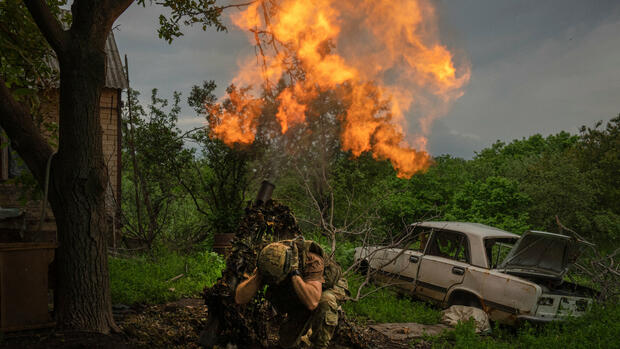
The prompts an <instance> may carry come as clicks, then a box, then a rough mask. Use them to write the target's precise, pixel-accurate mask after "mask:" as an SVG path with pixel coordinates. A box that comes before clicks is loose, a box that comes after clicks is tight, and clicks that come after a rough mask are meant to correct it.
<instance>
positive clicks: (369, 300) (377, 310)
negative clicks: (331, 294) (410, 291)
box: [343, 275, 441, 325]
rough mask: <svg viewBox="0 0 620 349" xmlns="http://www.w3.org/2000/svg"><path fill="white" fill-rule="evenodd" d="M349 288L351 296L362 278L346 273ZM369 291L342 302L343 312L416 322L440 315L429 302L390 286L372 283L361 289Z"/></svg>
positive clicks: (431, 321)
mask: <svg viewBox="0 0 620 349" xmlns="http://www.w3.org/2000/svg"><path fill="white" fill-rule="evenodd" d="M348 281H349V290H351V293H352V295H353V296H355V293H356V292H357V289H358V288H359V286H360V284H361V282H362V278H361V277H360V276H357V275H354V276H351V277H349V280H348ZM369 292H372V293H370V294H369V295H368V296H366V297H364V298H362V299H360V300H359V301H357V302H352V301H350V302H347V303H345V304H344V305H343V309H344V310H345V312H346V313H347V314H348V315H349V316H351V317H353V318H355V319H356V320H361V321H363V322H365V321H369V320H370V321H373V322H377V323H383V322H417V323H421V324H427V325H431V324H436V323H438V322H439V320H440V319H441V311H440V310H438V309H436V308H434V307H432V306H431V305H429V304H427V303H424V302H420V301H415V300H413V299H410V298H407V297H402V296H400V295H398V294H397V293H396V292H394V291H392V290H390V289H389V288H382V289H379V290H377V287H376V286H374V285H371V286H366V287H364V288H363V289H362V294H366V293H369Z"/></svg>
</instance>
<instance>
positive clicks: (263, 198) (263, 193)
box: [255, 180, 276, 206]
mask: <svg viewBox="0 0 620 349" xmlns="http://www.w3.org/2000/svg"><path fill="white" fill-rule="evenodd" d="M275 188H276V186H275V185H274V184H273V183H271V182H269V181H267V180H264V181H263V183H261V185H260V189H258V194H257V195H256V201H255V205H256V206H262V205H263V204H265V203H266V202H267V201H269V200H271V194H273V190H274V189H275Z"/></svg>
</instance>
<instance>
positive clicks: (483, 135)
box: [115, 0, 620, 158]
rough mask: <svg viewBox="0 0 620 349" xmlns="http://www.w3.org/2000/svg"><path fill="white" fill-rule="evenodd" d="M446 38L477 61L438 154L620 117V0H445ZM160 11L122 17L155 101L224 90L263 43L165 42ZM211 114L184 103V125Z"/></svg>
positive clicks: (133, 73) (141, 85) (139, 80)
mask: <svg viewBox="0 0 620 349" xmlns="http://www.w3.org/2000/svg"><path fill="white" fill-rule="evenodd" d="M436 3H437V7H438V13H439V21H440V28H441V33H442V42H443V43H445V44H447V45H448V46H449V47H450V48H451V49H453V50H457V52H458V54H463V55H465V56H466V57H467V59H468V60H469V61H470V63H471V67H472V75H471V81H470V83H469V85H468V86H466V87H465V95H464V96H463V97H461V98H460V99H459V100H458V101H457V102H456V103H455V104H454V105H453V107H452V109H451V110H450V112H449V113H448V114H447V115H445V116H444V117H443V118H441V119H440V120H438V121H436V122H435V125H434V127H433V130H432V133H431V135H430V137H429V138H430V139H429V150H430V152H431V153H432V154H433V155H439V154H445V153H447V154H452V155H455V156H460V157H466V158H469V157H471V156H472V155H473V154H474V151H478V150H480V149H482V148H483V147H485V146H488V145H490V144H492V143H493V142H494V141H496V140H503V141H510V140H512V139H515V138H522V137H528V136H530V135H532V134H534V133H542V134H543V135H547V134H550V133H555V132H559V131H561V130H567V131H570V132H576V131H577V128H578V127H579V126H581V125H592V124H593V123H594V122H595V121H597V120H608V119H610V118H612V117H614V116H615V115H617V114H618V113H620V1H617V0H616V1H612V0H609V1H593V0H581V1H575V0H553V1H526V0H502V1H496V0H487V1H482V0H479V1H473V0H451V1H448V0H436ZM160 11H161V9H160V8H158V7H156V6H153V7H147V8H141V7H139V6H137V5H135V4H134V5H132V7H130V8H129V9H128V10H127V11H126V12H125V13H124V14H123V15H122V16H121V17H120V18H119V19H118V20H117V22H116V25H117V26H118V29H117V31H116V32H115V35H116V40H117V43H118V46H119V50H120V51H121V54H127V55H128V58H129V70H130V79H131V85H132V87H133V88H134V89H138V90H140V91H141V92H142V93H143V97H145V98H143V100H144V101H147V98H146V97H148V96H149V95H150V92H149V91H150V89H152V88H154V87H156V88H158V89H159V90H160V91H161V93H162V95H164V96H170V95H171V94H172V91H174V90H179V91H182V92H184V96H187V93H188V91H189V89H190V87H191V86H192V85H194V84H199V83H200V82H201V81H202V80H215V81H216V82H217V84H218V86H219V91H220V92H222V91H223V88H224V87H225V86H226V85H228V84H229V83H230V80H231V79H232V77H233V76H234V73H235V71H236V68H237V61H238V60H239V59H241V58H243V57H245V56H247V55H249V54H253V52H254V51H253V48H252V47H251V46H250V45H249V44H248V42H247V39H246V38H245V35H244V34H243V33H240V32H238V31H236V30H235V29H234V28H232V27H231V28H230V29H231V30H230V31H229V32H228V33H217V32H215V30H213V29H211V30H208V31H207V32H203V31H201V30H199V29H187V30H185V36H184V37H182V38H180V39H177V40H176V41H175V42H173V43H172V44H171V45H168V44H167V43H166V42H164V41H163V40H160V39H157V34H156V28H157V17H158V15H159V12H160ZM201 122H202V118H200V117H196V116H195V115H194V113H193V112H192V110H191V109H189V108H184V109H183V117H182V118H181V122H180V123H181V125H182V127H183V128H190V127H195V126H198V125H200V124H201Z"/></svg>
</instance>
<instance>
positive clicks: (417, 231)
mask: <svg viewBox="0 0 620 349" xmlns="http://www.w3.org/2000/svg"><path fill="white" fill-rule="evenodd" d="M405 234H407V235H406V237H405V241H406V245H405V248H407V249H409V250H414V251H420V252H424V248H425V247H426V244H427V242H428V237H429V236H430V234H431V230H422V229H421V228H419V227H418V228H416V227H415V226H410V227H408V228H407V229H406V231H405Z"/></svg>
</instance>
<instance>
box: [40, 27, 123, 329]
mask: <svg viewBox="0 0 620 349" xmlns="http://www.w3.org/2000/svg"><path fill="white" fill-rule="evenodd" d="M71 39H72V40H71V44H70V47H69V49H68V52H69V54H67V55H64V60H63V59H61V60H60V71H61V77H60V79H61V85H60V122H59V149H58V153H57V154H56V156H55V157H54V160H53V166H52V176H51V183H50V197H49V200H50V204H51V206H52V210H53V211H54V216H55V218H56V225H57V228H58V242H59V248H58V250H57V252H56V274H57V275H56V277H57V288H56V290H55V307H54V310H55V317H56V321H57V324H58V326H59V327H61V328H71V329H79V330H88V331H96V332H102V333H108V332H109V331H110V330H115V329H116V325H115V324H114V320H113V318H112V308H111V299H110V286H109V274H108V255H107V241H106V232H107V230H108V222H107V221H106V210H105V189H106V184H107V183H108V181H107V170H106V167H105V162H104V157H103V151H102V132H103V131H102V128H101V121H100V118H99V99H100V96H101V90H102V87H103V86H104V83H105V53H104V51H103V49H101V48H97V45H96V44H93V43H92V40H90V38H88V37H78V36H76V35H74V36H73V37H72V38H71Z"/></svg>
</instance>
